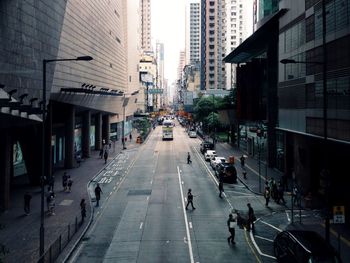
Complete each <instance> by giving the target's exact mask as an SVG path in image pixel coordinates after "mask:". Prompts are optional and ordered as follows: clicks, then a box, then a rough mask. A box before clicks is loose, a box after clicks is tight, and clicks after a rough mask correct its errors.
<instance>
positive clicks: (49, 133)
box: [45, 103, 53, 178]
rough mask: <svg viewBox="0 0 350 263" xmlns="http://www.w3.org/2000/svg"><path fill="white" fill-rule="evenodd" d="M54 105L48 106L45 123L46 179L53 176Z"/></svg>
mask: <svg viewBox="0 0 350 263" xmlns="http://www.w3.org/2000/svg"><path fill="white" fill-rule="evenodd" d="M52 110H53V106H52V103H49V105H48V106H47V115H46V123H45V128H46V130H45V133H46V134H45V136H46V138H45V140H46V147H45V164H46V165H45V176H46V178H50V177H51V175H52V141H51V140H52Z"/></svg>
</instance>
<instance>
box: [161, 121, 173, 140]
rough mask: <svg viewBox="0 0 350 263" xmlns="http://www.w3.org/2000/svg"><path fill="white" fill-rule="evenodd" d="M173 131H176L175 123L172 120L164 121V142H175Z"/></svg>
mask: <svg viewBox="0 0 350 263" xmlns="http://www.w3.org/2000/svg"><path fill="white" fill-rule="evenodd" d="M173 129H174V123H173V122H172V121H171V120H164V121H163V127H162V132H163V141H164V140H173V139H174V136H173Z"/></svg>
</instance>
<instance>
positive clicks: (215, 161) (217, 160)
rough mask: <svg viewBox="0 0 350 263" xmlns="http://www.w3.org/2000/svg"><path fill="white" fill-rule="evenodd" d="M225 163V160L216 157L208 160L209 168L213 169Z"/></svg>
mask: <svg viewBox="0 0 350 263" xmlns="http://www.w3.org/2000/svg"><path fill="white" fill-rule="evenodd" d="M224 162H226V158H225V157H218V156H215V157H214V158H211V159H210V166H211V167H212V168H213V169H215V167H216V166H217V165H218V164H219V163H224Z"/></svg>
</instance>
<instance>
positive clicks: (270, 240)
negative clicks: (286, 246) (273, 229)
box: [254, 235, 273, 242]
mask: <svg viewBox="0 0 350 263" xmlns="http://www.w3.org/2000/svg"><path fill="white" fill-rule="evenodd" d="M254 237H255V238H259V239H262V240H266V241H269V242H273V240H272V239H269V238H266V237H261V236H257V235H255V236H254Z"/></svg>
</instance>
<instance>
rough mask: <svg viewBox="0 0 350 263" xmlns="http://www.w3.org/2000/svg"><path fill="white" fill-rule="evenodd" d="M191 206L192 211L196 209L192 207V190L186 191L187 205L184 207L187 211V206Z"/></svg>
mask: <svg viewBox="0 0 350 263" xmlns="http://www.w3.org/2000/svg"><path fill="white" fill-rule="evenodd" d="M189 204H191V206H192V209H193V210H194V209H196V208H195V207H194V206H193V194H192V189H191V188H190V189H188V192H187V205H186V210H188V205H189Z"/></svg>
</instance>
